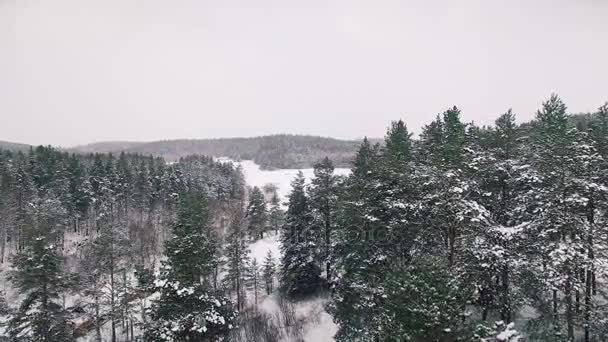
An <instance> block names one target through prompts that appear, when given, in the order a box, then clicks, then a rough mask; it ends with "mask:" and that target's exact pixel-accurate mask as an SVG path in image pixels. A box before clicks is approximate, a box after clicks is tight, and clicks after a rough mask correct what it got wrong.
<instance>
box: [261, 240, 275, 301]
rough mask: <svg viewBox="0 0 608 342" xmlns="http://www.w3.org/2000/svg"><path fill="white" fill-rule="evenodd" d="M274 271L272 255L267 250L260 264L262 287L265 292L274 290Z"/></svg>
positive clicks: (268, 292) (269, 292)
mask: <svg viewBox="0 0 608 342" xmlns="http://www.w3.org/2000/svg"><path fill="white" fill-rule="evenodd" d="M275 273H276V265H275V260H274V256H273V255H272V252H271V251H268V254H266V257H265V258H264V264H263V265H262V277H263V279H264V288H265V289H266V294H271V293H272V291H273V290H274V276H275Z"/></svg>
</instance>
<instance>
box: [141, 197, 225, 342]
mask: <svg viewBox="0 0 608 342" xmlns="http://www.w3.org/2000/svg"><path fill="white" fill-rule="evenodd" d="M208 224H209V222H208V213H207V204H206V198H205V196H204V195H202V194H200V193H186V194H183V195H182V197H181V199H180V205H179V209H178V214H177V219H176V223H175V224H174V226H173V237H172V239H171V240H170V241H168V242H167V244H166V246H165V254H166V256H167V260H166V261H165V262H164V264H163V268H162V270H161V275H160V278H159V279H157V280H156V283H155V286H156V289H157V291H159V292H160V297H159V298H158V300H156V301H155V302H154V304H153V306H152V312H151V319H152V322H151V323H150V324H149V325H148V327H147V328H146V335H145V336H146V340H150V341H206V340H209V341H218V340H222V339H223V338H224V337H225V336H227V334H228V332H229V330H230V329H231V328H232V327H233V325H234V320H235V312H234V310H233V308H232V304H231V303H230V301H229V300H228V299H227V298H225V297H223V296H222V295H221V294H218V293H214V291H213V290H212V289H211V286H210V285H209V284H208V281H206V280H207V279H208V278H209V276H210V274H211V272H212V260H211V259H212V258H213V257H214V255H215V254H214V250H213V248H214V246H215V244H213V243H212V241H210V234H209V226H208Z"/></svg>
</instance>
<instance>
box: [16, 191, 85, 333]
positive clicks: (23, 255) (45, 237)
mask: <svg viewBox="0 0 608 342" xmlns="http://www.w3.org/2000/svg"><path fill="white" fill-rule="evenodd" d="M32 210H33V213H32V219H33V221H32V226H31V230H30V231H28V240H27V242H28V243H27V245H26V247H25V248H24V249H23V250H22V251H20V252H19V253H18V254H17V255H16V256H15V258H14V260H13V267H14V269H15V270H14V271H12V272H11V275H10V279H11V281H12V283H13V285H14V286H15V287H16V288H17V289H18V290H19V291H20V293H22V294H24V295H25V299H24V300H23V301H22V303H21V305H20V307H19V310H18V311H17V313H16V314H15V316H14V317H13V318H12V319H11V321H10V323H9V334H10V336H11V338H13V339H15V340H31V341H45V342H47V341H48V342H63V341H66V342H67V341H75V337H74V334H73V330H74V327H73V323H72V322H71V321H70V319H71V317H70V313H69V312H68V311H67V310H65V309H64V307H63V305H62V303H61V302H60V298H61V295H63V294H64V293H66V292H67V291H68V290H69V289H71V288H73V286H74V284H75V277H74V276H73V275H70V274H68V273H66V272H65V270H64V268H63V260H62V257H61V254H60V252H59V247H60V246H59V245H58V241H59V236H60V235H59V234H61V233H62V229H63V224H65V220H66V214H67V213H66V212H65V209H63V207H62V206H61V202H60V201H59V200H57V199H56V198H53V197H45V198H41V199H39V200H38V201H36V203H35V204H34V207H33V208H32Z"/></svg>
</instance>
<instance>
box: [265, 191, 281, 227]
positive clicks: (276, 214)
mask: <svg viewBox="0 0 608 342" xmlns="http://www.w3.org/2000/svg"><path fill="white" fill-rule="evenodd" d="M284 220H285V212H284V211H283V208H282V207H281V200H280V198H279V195H278V194H277V193H276V192H275V193H274V194H273V195H272V197H271V198H270V210H268V226H269V228H270V229H273V230H274V231H275V233H278V232H279V229H280V228H281V226H283V222H284Z"/></svg>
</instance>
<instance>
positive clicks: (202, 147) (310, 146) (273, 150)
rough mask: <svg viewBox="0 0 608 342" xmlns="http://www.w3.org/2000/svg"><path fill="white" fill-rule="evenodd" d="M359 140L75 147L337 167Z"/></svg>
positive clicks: (277, 138)
mask: <svg viewBox="0 0 608 342" xmlns="http://www.w3.org/2000/svg"><path fill="white" fill-rule="evenodd" d="M359 143H360V141H347V140H338V139H332V138H323V137H315V136H306V135H287V134H281V135H269V136H263V137H256V138H223V139H191V140H165V141H154V142H147V143H131V142H114V143H112V142H105V143H95V144H90V145H84V146H79V147H76V148H74V149H73V150H74V151H79V152H105V153H107V152H114V153H117V152H129V153H139V154H144V155H155V156H161V157H163V158H165V159H166V160H177V159H179V158H180V157H184V156H187V155H191V154H202V155H207V156H214V157H230V158H232V159H235V160H239V159H243V160H245V159H247V160H253V161H255V162H256V163H257V164H259V165H260V166H261V167H262V168H265V169H297V168H310V167H312V165H313V164H314V163H315V162H316V161H318V160H319V159H321V158H323V157H326V156H327V157H330V158H331V159H332V160H333V161H334V163H335V164H336V165H337V166H338V167H348V166H350V165H349V163H350V160H352V157H353V155H354V153H355V151H356V150H357V146H358V145H359Z"/></svg>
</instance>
